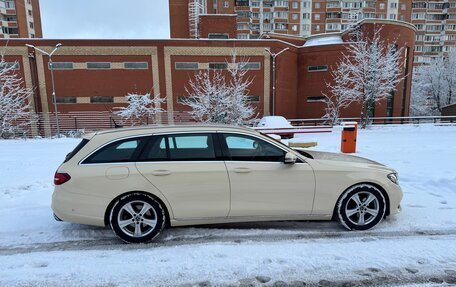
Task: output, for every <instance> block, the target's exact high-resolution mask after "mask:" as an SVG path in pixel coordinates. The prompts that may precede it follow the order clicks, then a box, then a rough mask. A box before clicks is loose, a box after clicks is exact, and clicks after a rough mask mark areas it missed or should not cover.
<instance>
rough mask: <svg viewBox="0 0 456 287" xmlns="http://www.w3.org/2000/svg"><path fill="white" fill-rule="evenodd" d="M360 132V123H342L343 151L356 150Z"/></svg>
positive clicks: (341, 147)
mask: <svg viewBox="0 0 456 287" xmlns="http://www.w3.org/2000/svg"><path fill="white" fill-rule="evenodd" d="M357 133H358V123H356V122H345V123H343V124H342V139H341V144H340V150H341V151H342V152H343V153H355V152H356V136H357Z"/></svg>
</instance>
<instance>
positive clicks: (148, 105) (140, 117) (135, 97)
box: [114, 93, 165, 126]
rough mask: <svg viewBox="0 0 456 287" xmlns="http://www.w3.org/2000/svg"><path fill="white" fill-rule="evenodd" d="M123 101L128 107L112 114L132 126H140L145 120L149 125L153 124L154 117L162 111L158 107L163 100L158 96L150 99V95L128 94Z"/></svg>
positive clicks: (118, 109)
mask: <svg viewBox="0 0 456 287" xmlns="http://www.w3.org/2000/svg"><path fill="white" fill-rule="evenodd" d="M125 100H126V102H127V103H128V106H126V107H120V108H117V111H116V112H114V113H115V114H116V115H119V116H120V117H122V119H124V120H125V121H126V122H128V123H130V124H131V125H132V126H135V125H138V124H142V123H144V121H145V120H146V119H147V121H148V122H149V123H153V122H154V120H155V115H156V114H157V113H159V112H163V111H164V110H163V109H162V108H161V107H160V105H161V104H162V103H164V102H165V99H162V98H160V97H159V96H155V97H153V98H151V97H150V93H147V94H144V95H141V94H130V93H129V94H128V95H126V96H125Z"/></svg>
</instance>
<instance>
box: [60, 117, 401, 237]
mask: <svg viewBox="0 0 456 287" xmlns="http://www.w3.org/2000/svg"><path fill="white" fill-rule="evenodd" d="M54 183H55V190H54V193H53V197H52V209H53V210H54V213H55V217H56V218H57V219H59V220H64V221H70V222H75V223H80V224H89V225H98V226H105V225H110V226H111V228H112V229H113V231H114V232H115V233H116V234H117V235H118V236H119V237H120V238H121V239H122V240H124V241H126V242H133V243H136V242H148V241H151V240H152V239H154V238H155V237H156V236H157V235H158V234H159V233H160V231H162V229H163V228H164V227H165V226H167V225H170V226H184V225H196V224H212V223H229V222H245V221H270V220H331V219H338V220H339V221H340V222H341V223H342V225H343V226H345V227H346V228H347V229H349V230H366V229H369V228H372V227H374V226H375V225H377V224H378V223H379V222H380V221H381V220H382V219H383V218H384V217H385V216H387V215H393V214H396V213H398V212H399V211H400V202H401V199H402V191H401V188H400V187H399V185H398V181H397V173H396V172H395V171H394V170H392V169H391V168H389V167H386V166H384V165H381V164H379V163H377V162H374V161H371V160H368V159H364V158H360V157H355V156H347V155H339V154H332V153H324V152H313V151H304V150H301V151H297V150H293V149H291V148H289V147H288V146H286V145H283V144H282V143H280V142H278V141H276V140H274V139H272V138H270V137H268V136H266V135H263V134H261V133H259V132H257V131H255V130H252V129H248V128H241V127H230V126H197V125H194V126H161V127H160V126H156V127H140V128H125V129H117V130H109V131H102V132H97V133H92V134H88V135H86V136H84V138H83V139H82V141H81V143H80V144H79V145H78V146H77V147H76V148H75V149H74V150H73V151H72V152H70V153H69V154H68V156H67V157H66V159H65V161H64V163H62V165H61V166H60V167H59V168H58V170H57V172H56V174H55V178H54Z"/></svg>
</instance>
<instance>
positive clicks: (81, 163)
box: [78, 130, 307, 166]
mask: <svg viewBox="0 0 456 287" xmlns="http://www.w3.org/2000/svg"><path fill="white" fill-rule="evenodd" d="M202 133H207V134H218V133H220V134H235V135H244V136H250V137H254V138H257V139H259V140H263V141H265V142H267V143H269V144H272V145H273V146H275V147H277V148H279V149H281V150H282V151H284V152H286V153H288V152H293V153H295V154H296V155H297V156H298V158H299V159H300V160H301V161H303V162H302V163H305V164H307V162H306V160H305V159H304V158H303V156H302V155H301V154H299V153H298V152H296V151H294V150H293V149H291V148H289V149H285V148H284V147H283V146H281V145H280V144H278V143H275V142H274V141H275V140H273V141H271V140H270V139H268V138H267V137H262V136H261V134H260V135H257V134H255V133H245V132H236V131H223V130H210V131H205V130H201V131H167V132H156V133H147V134H140V135H130V136H124V137H120V138H115V139H112V140H110V141H108V142H106V143H104V144H102V145H101V146H99V147H97V148H96V149H94V150H93V151H92V152H90V153H89V154H87V155H86V156H85V157H83V158H82V159H81V160H79V162H78V165H79V166H93V165H106V164H109V165H122V164H133V163H134V164H144V163H177V162H187V163H188V162H194V163H196V162H250V163H277V164H281V163H280V162H275V161H238V160H234V161H231V160H221V161H219V160H211V161H209V160H205V161H197V160H188V161H187V160H176V161H129V162H106V163H83V162H84V161H85V160H86V159H87V158H89V157H90V156H91V155H92V154H94V153H96V152H97V151H99V150H100V149H102V148H104V147H105V146H107V145H109V144H111V143H114V142H117V141H122V140H127V139H135V138H141V137H150V136H156V135H174V134H202ZM296 164H298V163H296Z"/></svg>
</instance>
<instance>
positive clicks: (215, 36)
mask: <svg viewBox="0 0 456 287" xmlns="http://www.w3.org/2000/svg"><path fill="white" fill-rule="evenodd" d="M208 38H209V39H229V38H230V36H229V35H228V33H209V35H208Z"/></svg>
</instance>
